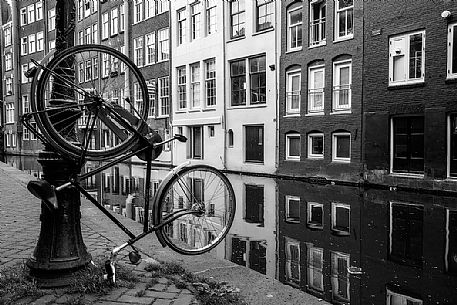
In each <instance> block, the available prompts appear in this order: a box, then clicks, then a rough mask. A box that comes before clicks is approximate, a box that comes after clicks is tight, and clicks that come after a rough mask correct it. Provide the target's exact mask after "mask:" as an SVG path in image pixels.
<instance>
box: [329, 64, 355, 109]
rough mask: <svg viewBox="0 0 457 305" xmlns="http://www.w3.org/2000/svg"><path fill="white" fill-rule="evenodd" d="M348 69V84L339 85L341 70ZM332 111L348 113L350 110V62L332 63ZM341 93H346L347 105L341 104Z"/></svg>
mask: <svg viewBox="0 0 457 305" xmlns="http://www.w3.org/2000/svg"><path fill="white" fill-rule="evenodd" d="M344 68H349V84H341V73H340V72H341V70H342V69H344ZM332 93H333V94H332V97H333V98H332V100H333V103H332V104H333V107H332V111H334V112H340V111H345V112H348V111H350V110H351V102H352V60H351V59H349V60H343V61H336V62H334V63H333V88H332ZM341 93H343V94H344V93H347V104H341V101H342V100H344V99H341Z"/></svg>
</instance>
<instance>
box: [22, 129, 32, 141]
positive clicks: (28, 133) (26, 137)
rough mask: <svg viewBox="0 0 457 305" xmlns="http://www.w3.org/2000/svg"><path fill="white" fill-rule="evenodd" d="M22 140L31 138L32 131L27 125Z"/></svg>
mask: <svg viewBox="0 0 457 305" xmlns="http://www.w3.org/2000/svg"><path fill="white" fill-rule="evenodd" d="M22 140H30V132H29V130H28V128H27V127H24V128H23V130H22Z"/></svg>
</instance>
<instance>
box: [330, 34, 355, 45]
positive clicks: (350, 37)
mask: <svg viewBox="0 0 457 305" xmlns="http://www.w3.org/2000/svg"><path fill="white" fill-rule="evenodd" d="M351 39H354V35H348V36H344V37H339V38H337V39H335V40H333V43H338V42H343V41H348V40H351Z"/></svg>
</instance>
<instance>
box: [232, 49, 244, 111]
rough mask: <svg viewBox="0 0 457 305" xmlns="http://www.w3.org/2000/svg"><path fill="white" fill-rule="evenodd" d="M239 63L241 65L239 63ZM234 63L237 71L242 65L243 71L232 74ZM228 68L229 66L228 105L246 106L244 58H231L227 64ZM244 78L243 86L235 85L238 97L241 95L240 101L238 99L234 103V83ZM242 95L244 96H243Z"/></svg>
mask: <svg viewBox="0 0 457 305" xmlns="http://www.w3.org/2000/svg"><path fill="white" fill-rule="evenodd" d="M240 64H241V65H240ZM235 65H236V68H237V70H238V71H239V70H240V67H243V68H244V72H243V73H239V72H238V73H237V74H234V73H233V68H234V67H235ZM229 68H230V105H231V106H232V107H237V106H246V105H247V94H246V92H247V79H246V78H247V72H248V71H247V67H246V58H242V59H236V60H232V61H231V62H230V65H229ZM243 79H244V82H243V86H242V87H237V90H236V92H237V93H238V95H239V97H241V101H238V102H237V103H236V104H234V103H233V101H234V94H233V93H234V90H233V89H234V87H233V86H234V84H236V83H239V82H240V81H242V80H243ZM243 97H244V98H243Z"/></svg>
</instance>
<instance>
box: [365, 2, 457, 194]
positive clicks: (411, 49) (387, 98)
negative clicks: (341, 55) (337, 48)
mask: <svg viewBox="0 0 457 305" xmlns="http://www.w3.org/2000/svg"><path fill="white" fill-rule="evenodd" d="M364 12H365V41H364V45H363V49H364V50H365V51H364V54H365V59H364V69H363V75H364V78H363V89H364V90H363V100H364V108H363V111H364V136H363V140H364V152H365V153H364V155H365V163H366V175H365V179H366V180H367V181H368V182H371V183H376V184H385V185H389V186H405V187H413V188H426V189H439V190H452V191H455V190H457V184H456V183H455V178H456V177H457V166H456V164H457V163H456V160H457V151H456V148H457V146H456V140H457V137H456V130H457V129H456V122H457V120H456V118H457V116H456V112H457V103H456V102H457V95H456V92H457V91H456V89H457V82H456V81H457V60H456V59H457V43H456V42H457V17H456V15H457V4H456V3H455V2H451V1H440V2H433V1H425V0H424V1H419V2H418V1H401V3H400V2H398V1H382V2H381V1H367V2H365V9H364ZM418 16H421V17H420V18H418Z"/></svg>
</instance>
